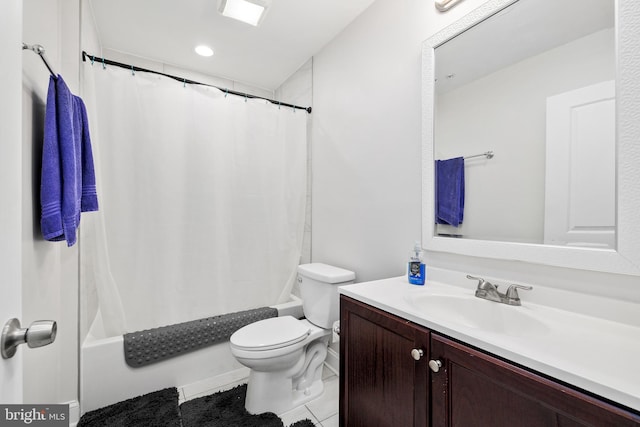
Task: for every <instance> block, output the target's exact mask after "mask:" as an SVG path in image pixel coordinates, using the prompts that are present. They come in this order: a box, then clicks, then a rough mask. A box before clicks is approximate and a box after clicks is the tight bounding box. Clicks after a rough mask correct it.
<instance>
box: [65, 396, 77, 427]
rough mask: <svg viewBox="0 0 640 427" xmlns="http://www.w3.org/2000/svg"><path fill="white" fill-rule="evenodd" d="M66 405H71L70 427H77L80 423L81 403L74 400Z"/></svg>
mask: <svg viewBox="0 0 640 427" xmlns="http://www.w3.org/2000/svg"><path fill="white" fill-rule="evenodd" d="M66 403H67V404H68V405H69V427H76V425H77V424H78V422H79V421H80V402H78V401H77V400H72V401H71V402H66Z"/></svg>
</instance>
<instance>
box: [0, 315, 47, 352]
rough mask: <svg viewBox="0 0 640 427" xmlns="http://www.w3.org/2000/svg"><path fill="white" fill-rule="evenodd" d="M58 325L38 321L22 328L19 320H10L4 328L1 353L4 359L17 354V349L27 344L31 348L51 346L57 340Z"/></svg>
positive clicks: (0, 338) (0, 346) (0, 341)
mask: <svg viewBox="0 0 640 427" xmlns="http://www.w3.org/2000/svg"><path fill="white" fill-rule="evenodd" d="M57 333H58V324H57V323H56V322H55V321H53V320H36V321H35V322H33V323H32V324H31V326H29V327H28V328H21V327H20V321H19V320H18V319H10V320H9V321H7V323H5V325H4V328H2V336H0V353H2V358H3V359H10V358H11V357H13V355H14V354H16V348H17V347H18V346H19V345H20V344H24V343H26V344H27V345H28V346H29V348H35V347H42V346H44V345H47V344H51V343H52V342H54V341H55V339H56V334H57Z"/></svg>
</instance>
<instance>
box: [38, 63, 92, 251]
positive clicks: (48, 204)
mask: <svg viewBox="0 0 640 427" xmlns="http://www.w3.org/2000/svg"><path fill="white" fill-rule="evenodd" d="M40 204H41V207H42V217H41V220H40V225H41V228H42V235H43V236H44V238H45V239H46V240H51V241H59V240H66V241H67V246H73V245H74V244H75V243H76V231H77V228H78V225H79V224H80V212H87V211H97V210H98V196H97V193H96V178H95V172H94V169H93V155H92V153H91V138H90V136H89V122H88V120H87V110H86V108H85V106H84V102H82V99H80V98H79V97H77V96H75V95H73V94H72V93H71V91H70V90H69V88H68V87H67V85H66V83H65V82H64V80H63V79H62V77H61V76H60V75H58V77H57V78H53V76H52V77H51V78H50V79H49V92H48V94H47V107H46V110H45V123H44V144H43V150H42V179H41V183H40Z"/></svg>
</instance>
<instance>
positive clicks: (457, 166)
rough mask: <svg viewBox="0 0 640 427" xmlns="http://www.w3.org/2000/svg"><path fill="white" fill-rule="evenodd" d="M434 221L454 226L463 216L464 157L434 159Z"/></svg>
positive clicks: (457, 224) (458, 224)
mask: <svg viewBox="0 0 640 427" xmlns="http://www.w3.org/2000/svg"><path fill="white" fill-rule="evenodd" d="M435 205H436V223H437V224H449V225H453V226H454V227H458V226H460V224H462V219H463V217H464V157H456V158H453V159H449V160H436V203H435Z"/></svg>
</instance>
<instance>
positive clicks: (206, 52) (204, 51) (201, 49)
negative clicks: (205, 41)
mask: <svg viewBox="0 0 640 427" xmlns="http://www.w3.org/2000/svg"><path fill="white" fill-rule="evenodd" d="M195 51H196V53H197V54H198V55H200V56H211V55H213V49H211V48H210V47H209V46H205V45H200V46H196V48H195Z"/></svg>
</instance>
